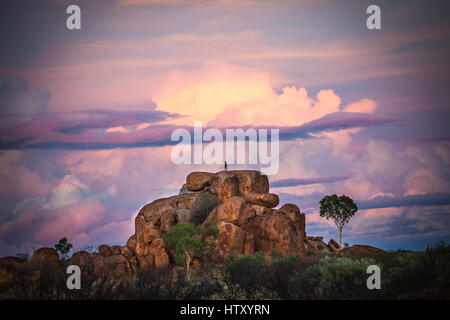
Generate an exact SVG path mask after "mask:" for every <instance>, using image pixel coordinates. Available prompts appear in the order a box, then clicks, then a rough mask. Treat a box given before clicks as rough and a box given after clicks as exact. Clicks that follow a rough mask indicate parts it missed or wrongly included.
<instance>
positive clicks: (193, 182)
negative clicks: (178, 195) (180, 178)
mask: <svg viewBox="0 0 450 320" xmlns="http://www.w3.org/2000/svg"><path fill="white" fill-rule="evenodd" d="M212 176H213V174H212V173H211V172H191V173H189V174H188V176H187V177H186V188H187V190H189V191H200V190H203V189H204V188H205V187H206V186H207V185H208V184H209V180H210V179H211V177H212Z"/></svg>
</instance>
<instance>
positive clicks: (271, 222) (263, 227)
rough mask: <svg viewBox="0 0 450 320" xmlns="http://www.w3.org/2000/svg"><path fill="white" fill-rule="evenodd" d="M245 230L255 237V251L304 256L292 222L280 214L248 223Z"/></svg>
mask: <svg viewBox="0 0 450 320" xmlns="http://www.w3.org/2000/svg"><path fill="white" fill-rule="evenodd" d="M244 230H245V231H247V232H249V233H251V234H252V235H253V236H254V237H255V250H256V251H264V252H266V253H269V252H271V251H272V250H274V249H275V250H277V251H278V252H280V253H281V254H283V255H284V254H287V253H297V254H301V255H304V248H303V244H302V243H301V242H300V239H299V237H298V233H297V230H296V228H295V225H294V223H293V222H292V220H291V219H290V218H289V217H287V216H284V215H280V214H266V215H262V216H259V217H255V218H254V219H251V220H250V221H248V223H247V224H246V226H245V227H244Z"/></svg>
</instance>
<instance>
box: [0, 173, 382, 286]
mask: <svg viewBox="0 0 450 320" xmlns="http://www.w3.org/2000/svg"><path fill="white" fill-rule="evenodd" d="M184 189H185V192H182V193H180V194H179V195H175V196H171V197H167V198H162V199H157V200H155V201H153V202H151V203H149V204H147V205H145V206H143V207H142V208H141V209H140V211H139V213H138V215H137V216H136V218H135V233H134V234H133V235H131V236H130V238H129V239H128V241H127V243H126V244H125V245H123V246H118V245H115V246H112V247H109V246H108V245H105V244H104V245H101V246H99V248H98V252H95V253H88V252H85V251H79V252H76V253H74V254H73V255H72V257H71V258H70V260H69V263H70V264H76V265H79V266H80V267H82V269H83V270H84V271H85V272H86V270H88V272H92V273H94V274H99V275H101V274H108V275H113V276H115V277H116V276H117V277H121V276H123V275H129V274H133V273H136V272H137V271H138V270H140V269H146V268H155V267H158V268H164V267H168V266H171V261H172V262H173V254H174V248H173V247H170V248H166V247H165V245H164V241H163V236H164V234H165V233H166V232H168V231H170V230H171V229H172V228H173V227H174V226H175V225H176V224H177V223H193V224H195V225H200V224H203V225H204V224H206V223H207V222H214V223H216V224H217V227H218V230H219V233H218V237H217V239H215V241H214V242H213V244H214V243H215V248H214V259H215V260H216V261H218V262H223V261H224V260H225V259H226V257H227V256H228V255H230V254H254V253H255V252H256V251H263V252H265V253H266V256H267V257H268V258H270V257H271V254H272V253H273V250H276V251H278V252H279V253H281V254H283V255H284V254H288V253H293V254H299V255H300V256H302V257H303V256H305V255H306V250H310V251H326V252H330V251H333V252H336V253H339V254H340V255H341V254H343V255H356V254H366V253H379V252H383V250H380V249H377V248H374V247H370V246H362V245H354V246H352V247H350V248H345V249H340V248H339V245H338V244H337V243H336V241H334V240H333V239H331V240H330V241H329V243H328V245H327V244H326V243H325V242H324V241H323V238H322V237H310V236H306V232H305V224H306V221H305V220H306V219H305V214H303V213H301V211H300V209H299V208H298V207H297V206H296V205H295V204H289V203H288V204H284V205H282V206H281V207H280V208H279V209H274V208H275V207H276V206H278V204H279V197H278V195H276V194H273V193H269V181H268V178H267V176H266V175H264V174H261V172H259V171H255V170H232V171H222V172H218V173H209V172H191V173H190V174H189V175H188V176H187V178H186V188H184ZM188 191H190V192H188ZM55 261H59V256H58V254H57V252H56V250H54V249H53V248H41V249H39V250H37V251H36V253H35V255H34V256H33V261H32V262H33V263H40V264H42V263H49V262H55ZM202 265H203V263H202V261H201V259H200V257H194V259H193V260H192V262H191V268H192V269H198V268H201V267H202ZM86 268H88V269H86ZM176 268H177V267H174V270H176ZM17 270H27V272H29V273H30V274H32V263H28V262H25V261H23V260H21V259H18V258H15V257H7V258H2V259H0V282H2V281H9V280H10V279H11V277H12V276H13V275H14V274H15V272H18V271H17ZM37 276H39V275H37Z"/></svg>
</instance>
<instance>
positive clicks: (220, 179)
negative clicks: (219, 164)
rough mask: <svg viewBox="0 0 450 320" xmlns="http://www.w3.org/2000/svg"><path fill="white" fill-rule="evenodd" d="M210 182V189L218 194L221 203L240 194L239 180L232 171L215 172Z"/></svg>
mask: <svg viewBox="0 0 450 320" xmlns="http://www.w3.org/2000/svg"><path fill="white" fill-rule="evenodd" d="M209 184H210V187H209V191H210V192H212V193H213V194H215V195H217V198H218V199H219V201H220V202H221V203H224V202H225V201H227V200H228V199H230V198H231V197H234V196H236V195H238V180H237V178H236V176H235V175H234V174H232V173H231V172H228V171H222V172H218V173H216V174H214V175H213V176H212V177H211V179H210V180H209Z"/></svg>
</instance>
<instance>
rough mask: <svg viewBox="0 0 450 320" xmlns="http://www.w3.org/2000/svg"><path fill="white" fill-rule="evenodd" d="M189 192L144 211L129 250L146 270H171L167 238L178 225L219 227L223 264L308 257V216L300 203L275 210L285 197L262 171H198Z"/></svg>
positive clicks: (217, 254) (217, 250) (218, 249)
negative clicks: (240, 258)
mask: <svg viewBox="0 0 450 320" xmlns="http://www.w3.org/2000/svg"><path fill="white" fill-rule="evenodd" d="M186 189H187V190H188V191H191V192H190V193H183V194H179V195H176V196H172V197H168V198H163V199H158V200H155V201H153V202H151V203H149V204H147V205H145V206H144V207H143V208H142V209H141V210H140V211H139V213H138V215H137V217H136V219H135V234H134V235H132V236H131V237H130V239H129V240H128V242H127V245H126V248H128V249H127V250H126V251H127V256H134V257H135V258H136V260H137V261H138V263H139V265H140V266H141V267H151V266H155V267H165V266H167V265H168V264H169V263H170V261H172V260H173V259H172V258H171V252H170V251H169V250H168V248H165V246H164V243H163V241H162V236H163V235H164V234H165V233H166V232H168V231H169V230H170V229H172V228H173V227H174V226H175V225H176V224H177V223H193V224H195V225H199V224H204V223H207V222H210V221H214V222H215V223H217V226H218V229H219V235H218V237H217V239H216V247H215V259H216V260H217V261H223V260H224V259H225V258H226V256H227V255H229V254H253V253H254V252H255V251H264V252H266V253H270V252H271V251H273V250H278V251H279V252H280V253H282V254H285V253H297V254H300V255H301V256H304V255H305V252H306V250H305V245H304V239H305V216H304V214H301V213H300V209H299V208H298V207H297V206H296V205H294V204H289V205H284V206H283V207H282V208H281V209H280V210H276V209H273V208H274V207H276V206H277V205H278V204H279V198H278V196H277V195H276V194H273V193H269V181H268V178H267V176H266V175H264V174H261V172H259V171H251V170H235V171H222V172H218V173H209V172H192V173H190V174H189V175H188V176H187V178H186ZM121 250H122V252H124V249H121ZM197 265H198V264H197Z"/></svg>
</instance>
